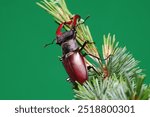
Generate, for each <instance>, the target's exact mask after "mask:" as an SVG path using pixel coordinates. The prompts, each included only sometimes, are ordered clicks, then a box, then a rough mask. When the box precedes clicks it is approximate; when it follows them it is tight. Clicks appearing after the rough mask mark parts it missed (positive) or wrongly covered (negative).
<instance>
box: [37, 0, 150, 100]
mask: <svg viewBox="0 0 150 117" xmlns="http://www.w3.org/2000/svg"><path fill="white" fill-rule="evenodd" d="M37 4H38V5H39V6H40V7H42V8H43V9H44V10H46V11H47V12H48V13H49V14H51V15H52V16H53V17H54V20H55V21H56V22H57V23H59V24H60V23H63V22H67V21H70V20H71V18H72V17H73V14H71V13H70V11H69V10H68V8H67V5H66V3H65V0H43V1H41V2H40V3H37ZM83 21H84V20H83V19H82V20H81V21H80V22H78V24H80V23H82V22H83ZM70 28H71V27H69V25H66V26H65V29H66V30H70ZM76 30H77V41H78V43H79V45H80V46H81V45H83V43H84V42H85V41H90V42H94V41H93V39H92V36H91V33H90V30H89V28H88V26H87V25H85V24H81V25H79V26H78V27H77V28H76ZM118 44H119V43H118V42H115V36H113V37H111V36H110V34H108V36H107V37H106V36H104V44H103V45H102V52H103V58H100V55H99V52H98V50H97V48H96V46H95V45H94V44H88V45H87V46H86V47H85V49H84V50H85V52H86V53H90V54H92V55H95V56H96V57H98V58H100V60H99V61H98V60H97V59H95V58H93V57H91V56H89V57H91V58H92V59H93V60H94V61H95V62H96V63H97V64H98V66H95V65H94V63H93V62H90V61H88V60H87V59H85V60H86V64H88V65H90V66H93V67H94V68H95V69H96V71H98V73H96V72H95V71H94V70H89V71H88V75H89V79H88V81H86V82H85V83H84V84H83V85H81V84H79V83H77V87H78V88H77V89H73V90H74V93H75V96H74V97H75V99H80V100H82V99H83V100H103V99H105V100H118V99H119V100H128V99H130V100H137V99H138V100H147V99H150V85H146V84H144V83H143V81H144V77H145V76H144V74H143V73H142V69H140V68H139V67H138V63H139V61H137V60H135V59H134V58H133V56H132V55H131V54H130V53H129V52H127V49H126V47H124V48H121V47H118ZM101 59H104V62H102V60H101Z"/></svg>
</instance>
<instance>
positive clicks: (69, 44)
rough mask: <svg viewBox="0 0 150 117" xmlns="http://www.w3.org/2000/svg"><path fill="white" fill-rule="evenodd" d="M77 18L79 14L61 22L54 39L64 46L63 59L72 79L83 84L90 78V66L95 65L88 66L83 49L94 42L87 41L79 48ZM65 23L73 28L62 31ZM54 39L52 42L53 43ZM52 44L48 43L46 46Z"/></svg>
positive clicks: (73, 81)
mask: <svg viewBox="0 0 150 117" xmlns="http://www.w3.org/2000/svg"><path fill="white" fill-rule="evenodd" d="M77 20H78V21H79V20H80V16H79V15H75V16H74V17H73V18H72V20H71V21H68V22H64V23H61V24H60V25H59V27H58V28H57V30H56V39H54V40H56V44H58V45H60V46H61V48H62V57H61V61H62V63H63V66H64V68H65V70H66V72H67V73H68V75H69V78H70V81H71V82H72V83H74V84H75V82H76V81H77V82H79V83H80V84H83V83H84V82H85V81H86V80H88V72H87V70H88V68H93V67H89V66H88V67H87V66H86V63H85V60H84V56H83V55H82V54H81V50H82V49H83V48H84V47H85V45H86V44H92V43H93V42H88V41H85V42H84V44H83V45H82V47H81V48H79V46H78V44H77V41H76V33H77V32H76V27H77V26H78V25H77ZM64 25H70V27H71V29H70V30H69V31H66V32H61V30H62V28H63V26H64ZM54 40H53V41H52V43H50V44H53V42H54ZM50 44H46V45H45V46H48V45H50ZM91 56H92V55H91ZM93 69H94V68H93Z"/></svg>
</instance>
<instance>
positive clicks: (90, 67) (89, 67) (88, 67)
mask: <svg viewBox="0 0 150 117" xmlns="http://www.w3.org/2000/svg"><path fill="white" fill-rule="evenodd" d="M87 69H88V70H90V69H93V70H94V71H95V72H96V73H97V74H98V75H101V74H100V73H99V72H98V71H97V70H96V69H95V68H94V67H93V66H87Z"/></svg>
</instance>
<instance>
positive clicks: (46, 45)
mask: <svg viewBox="0 0 150 117" xmlns="http://www.w3.org/2000/svg"><path fill="white" fill-rule="evenodd" d="M55 40H56V39H53V41H52V42H51V43H47V44H45V45H44V48H46V47H48V46H49V45H52V44H54V41H55Z"/></svg>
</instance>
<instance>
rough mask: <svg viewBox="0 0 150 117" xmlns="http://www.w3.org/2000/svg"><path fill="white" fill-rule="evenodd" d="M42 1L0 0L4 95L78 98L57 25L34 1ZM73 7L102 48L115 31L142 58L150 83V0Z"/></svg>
mask: <svg viewBox="0 0 150 117" xmlns="http://www.w3.org/2000/svg"><path fill="white" fill-rule="evenodd" d="M37 1H38V0H9V1H8V0H0V99H73V93H72V89H71V85H70V84H69V83H68V82H66V78H67V77H68V76H67V74H66V72H65V70H64V68H63V66H62V64H61V62H60V61H59V59H58V56H59V55H61V51H60V47H59V46H57V45H53V46H50V47H49V48H43V45H44V44H45V43H48V42H50V41H51V40H52V39H54V38H55V31H56V28H57V26H58V25H57V24H55V23H54V20H53V18H52V17H51V16H50V15H49V14H48V13H47V12H45V11H44V10H43V9H41V8H40V7H39V6H37V5H36V4H35V2H37ZM67 5H68V8H69V9H70V11H71V12H72V13H74V14H76V13H78V14H80V15H81V16H82V17H83V18H85V17H86V16H87V15H90V16H91V17H90V19H88V21H87V22H86V24H88V25H89V27H90V30H91V33H92V36H93V39H94V40H95V42H96V44H97V46H98V48H99V49H101V44H102V37H103V35H104V34H106V35H107V34H108V33H111V34H115V35H116V38H117V41H119V42H120V46H126V47H127V49H128V50H129V51H130V52H131V53H132V54H133V56H134V57H135V58H136V59H137V60H139V61H141V62H140V66H141V68H143V69H144V72H145V73H146V75H147V77H146V80H145V83H149V82H150V65H149V61H150V45H149V44H150V7H149V5H150V1H149V0H67Z"/></svg>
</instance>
